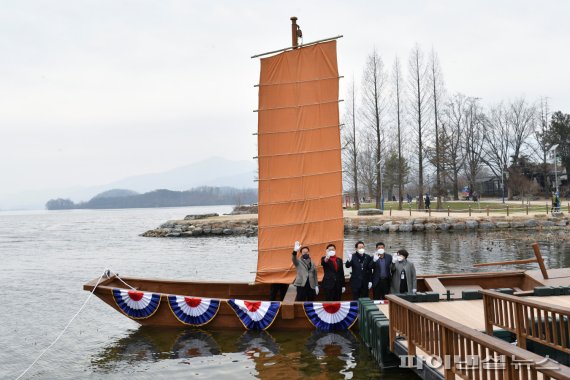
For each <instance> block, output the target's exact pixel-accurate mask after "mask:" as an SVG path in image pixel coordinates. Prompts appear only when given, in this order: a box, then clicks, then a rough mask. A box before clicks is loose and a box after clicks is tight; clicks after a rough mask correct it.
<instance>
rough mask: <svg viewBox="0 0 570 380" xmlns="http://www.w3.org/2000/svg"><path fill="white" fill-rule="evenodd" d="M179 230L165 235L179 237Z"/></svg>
mask: <svg viewBox="0 0 570 380" xmlns="http://www.w3.org/2000/svg"><path fill="white" fill-rule="evenodd" d="M179 236H180V232H170V233H167V234H166V237H179Z"/></svg>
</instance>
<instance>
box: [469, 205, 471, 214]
mask: <svg viewBox="0 0 570 380" xmlns="http://www.w3.org/2000/svg"><path fill="white" fill-rule="evenodd" d="M469 216H471V206H469Z"/></svg>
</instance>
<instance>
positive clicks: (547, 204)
mask: <svg viewBox="0 0 570 380" xmlns="http://www.w3.org/2000/svg"><path fill="white" fill-rule="evenodd" d="M545 207H546V215H548V203H547V204H546V205H545Z"/></svg>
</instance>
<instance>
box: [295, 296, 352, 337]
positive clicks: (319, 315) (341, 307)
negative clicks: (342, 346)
mask: <svg viewBox="0 0 570 380" xmlns="http://www.w3.org/2000/svg"><path fill="white" fill-rule="evenodd" d="M303 308H304V309H305V314H307V317H308V318H309V321H311V323H312V324H313V325H314V326H315V327H316V328H317V329H318V330H321V331H333V330H347V329H349V328H350V327H352V325H353V324H354V322H356V318H357V317H358V301H346V302H324V303H320V302H305V303H304V304H303Z"/></svg>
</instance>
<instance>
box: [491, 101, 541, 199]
mask: <svg viewBox="0 0 570 380" xmlns="http://www.w3.org/2000/svg"><path fill="white" fill-rule="evenodd" d="M535 121H536V107H535V106H534V105H529V104H528V103H527V102H526V100H525V99H524V98H520V99H516V100H515V101H513V102H511V103H510V104H509V105H508V106H505V105H504V104H503V103H499V104H498V105H497V106H495V107H494V108H493V109H491V112H490V115H489V119H488V122H489V125H488V127H489V128H488V133H486V135H485V163H486V164H487V165H488V166H489V169H491V171H492V172H493V173H494V174H495V175H496V176H499V174H501V175H503V176H504V175H505V173H508V174H509V177H511V176H512V175H514V174H515V171H516V170H517V163H518V162H519V158H520V157H521V153H522V151H523V148H524V147H525V144H527V141H528V138H529V136H530V135H531V134H532V132H533V131H534V126H535ZM511 163H512V164H514V165H512V166H511V165H510V164H511ZM502 180H503V181H504V180H505V178H502ZM506 183H507V189H508V198H509V199H512V196H513V186H512V185H511V184H509V181H508V179H507V181H506Z"/></svg>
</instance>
